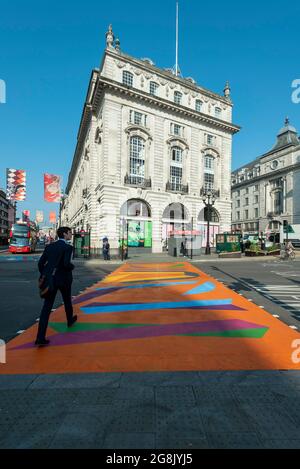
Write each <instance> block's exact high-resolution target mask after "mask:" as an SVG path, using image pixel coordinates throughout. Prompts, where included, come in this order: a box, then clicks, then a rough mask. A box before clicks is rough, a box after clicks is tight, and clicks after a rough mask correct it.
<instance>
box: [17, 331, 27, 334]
mask: <svg viewBox="0 0 300 469" xmlns="http://www.w3.org/2000/svg"><path fill="white" fill-rule="evenodd" d="M23 332H25V331H24V330H20V331H17V334H23Z"/></svg>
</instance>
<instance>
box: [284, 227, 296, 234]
mask: <svg viewBox="0 0 300 469" xmlns="http://www.w3.org/2000/svg"><path fill="white" fill-rule="evenodd" d="M283 232H284V233H295V231H294V230H293V228H292V227H291V225H287V226H284V227H283Z"/></svg>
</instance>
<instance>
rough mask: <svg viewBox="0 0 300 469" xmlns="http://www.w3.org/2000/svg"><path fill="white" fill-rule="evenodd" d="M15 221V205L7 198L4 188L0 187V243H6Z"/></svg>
mask: <svg viewBox="0 0 300 469" xmlns="http://www.w3.org/2000/svg"><path fill="white" fill-rule="evenodd" d="M15 222H16V208H15V205H14V204H13V203H12V202H11V201H9V200H7V198H6V192H5V190H4V189H1V188H0V245H5V244H7V243H8V237H9V236H8V235H9V230H10V229H11V226H12V225H13V224H14V223H15Z"/></svg>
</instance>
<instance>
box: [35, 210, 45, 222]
mask: <svg viewBox="0 0 300 469" xmlns="http://www.w3.org/2000/svg"><path fill="white" fill-rule="evenodd" d="M35 221H36V222H37V223H42V222H43V221H44V212H43V211H42V210H36V212H35Z"/></svg>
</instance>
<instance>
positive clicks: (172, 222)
mask: <svg viewBox="0 0 300 469" xmlns="http://www.w3.org/2000/svg"><path fill="white" fill-rule="evenodd" d="M188 224H190V214H189V211H188V209H187V208H186V207H185V205H183V204H182V203H180V202H174V203H171V204H169V205H168V206H167V207H166V208H165V210H164V212H163V215H162V242H163V249H164V250H167V248H168V239H169V237H170V236H172V235H175V236H176V235H178V236H181V235H182V234H183V233H184V231H185V230H186V229H187V228H190V227H188V226H187V225H188Z"/></svg>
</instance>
